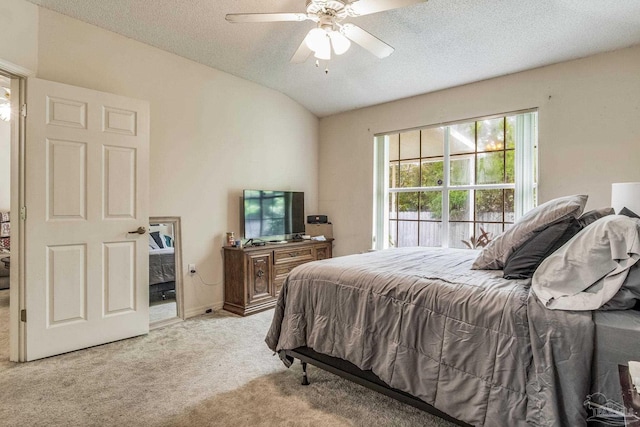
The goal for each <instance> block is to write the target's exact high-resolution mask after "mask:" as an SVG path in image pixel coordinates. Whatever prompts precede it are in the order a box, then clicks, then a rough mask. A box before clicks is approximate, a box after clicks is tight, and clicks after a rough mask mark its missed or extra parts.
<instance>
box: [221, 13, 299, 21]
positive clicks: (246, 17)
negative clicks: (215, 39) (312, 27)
mask: <svg viewBox="0 0 640 427" xmlns="http://www.w3.org/2000/svg"><path fill="white" fill-rule="evenodd" d="M225 19H226V20H227V21H229V22H232V23H237V22H288V21H292V22H299V21H306V20H307V19H309V17H308V16H307V14H306V13H229V14H227V16H225Z"/></svg>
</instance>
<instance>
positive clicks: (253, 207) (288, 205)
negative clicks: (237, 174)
mask: <svg viewBox="0 0 640 427" xmlns="http://www.w3.org/2000/svg"><path fill="white" fill-rule="evenodd" d="M243 203H244V237H245V239H255V238H260V237H268V236H283V235H286V234H298V233H304V193H303V192H301V191H262V190H244V193H243Z"/></svg>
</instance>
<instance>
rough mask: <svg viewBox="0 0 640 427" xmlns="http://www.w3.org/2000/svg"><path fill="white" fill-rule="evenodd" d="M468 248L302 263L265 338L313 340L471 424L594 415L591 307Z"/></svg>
mask: <svg viewBox="0 0 640 427" xmlns="http://www.w3.org/2000/svg"><path fill="white" fill-rule="evenodd" d="M476 255H477V253H476V252H475V251H468V250H454V249H449V250H443V249H429V248H402V249H391V250H386V251H379V252H372V253H367V254H361V255H352V256H346V257H339V258H333V259H328V260H323V261H318V262H313V263H309V264H304V265H302V266H299V267H297V268H296V269H295V270H294V271H292V272H291V273H290V274H289V276H288V277H287V280H286V282H285V284H284V286H283V288H282V291H281V293H280V297H279V299H278V303H277V306H276V310H275V314H274V319H273V323H272V325H271V328H270V330H269V332H268V335H267V338H266V342H267V345H268V346H269V348H271V349H272V350H273V351H280V350H288V349H294V348H297V347H301V346H308V347H310V348H312V349H314V350H315V351H317V352H320V353H324V354H327V355H330V356H334V357H339V358H342V359H345V360H348V361H350V362H352V363H353V364H355V365H356V366H358V367H359V368H360V369H363V370H372V371H373V372H374V373H375V374H376V375H378V376H379V377H380V378H381V379H382V380H383V381H385V382H386V383H387V384H389V385H390V386H391V387H394V388H397V389H400V390H403V391H406V392H408V393H410V394H412V395H414V396H417V397H419V398H420V399H422V400H424V401H425V402H427V403H429V404H431V405H433V406H435V407H436V408H438V409H440V410H442V411H444V412H446V413H448V414H450V415H451V416H453V417H455V418H457V419H459V420H462V421H465V422H467V423H470V424H473V425H480V426H482V425H486V426H516V425H523V426H524V425H535V426H547V425H549V426H550V425H558V426H560V425H562V426H581V425H585V424H586V422H585V417H586V411H585V409H584V407H583V405H582V403H583V401H584V400H585V397H586V395H587V394H588V392H589V375H590V374H589V373H590V366H591V358H592V350H593V348H592V347H593V322H592V320H591V313H590V312H568V311H558V310H548V309H546V308H544V307H543V306H542V304H541V303H540V302H539V301H538V300H537V298H536V297H535V296H534V295H533V294H531V293H530V292H529V282H528V281H524V280H505V279H503V278H502V272H501V271H478V270H473V271H472V270H471V269H470V267H471V264H472V262H473V260H474V259H475V257H476Z"/></svg>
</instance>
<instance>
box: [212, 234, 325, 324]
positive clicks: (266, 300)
mask: <svg viewBox="0 0 640 427" xmlns="http://www.w3.org/2000/svg"><path fill="white" fill-rule="evenodd" d="M332 242H333V239H327V240H326V241H324V242H319V241H314V240H311V241H309V240H304V241H301V242H290V243H282V244H267V245H265V246H248V247H245V248H235V247H231V246H225V247H224V248H223V249H224V306H223V308H224V309H225V310H227V311H230V312H232V313H235V314H239V315H241V316H246V315H249V314H252V313H257V312H259V311H263V310H267V309H269V308H272V307H274V306H275V305H276V300H277V297H278V294H279V293H280V289H281V288H282V284H283V283H284V279H285V278H286V277H287V275H288V274H289V272H290V271H291V270H293V268H294V267H296V266H298V265H300V264H304V263H307V262H311V261H316V260H320V259H325V258H331V249H332V244H333V243H332Z"/></svg>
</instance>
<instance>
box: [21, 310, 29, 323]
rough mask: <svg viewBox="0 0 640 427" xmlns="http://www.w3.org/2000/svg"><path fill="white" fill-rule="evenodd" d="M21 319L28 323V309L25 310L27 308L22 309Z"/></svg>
mask: <svg viewBox="0 0 640 427" xmlns="http://www.w3.org/2000/svg"><path fill="white" fill-rule="evenodd" d="M20 321H21V322H25V323H26V321H27V310H25V309H22V310H20Z"/></svg>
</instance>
